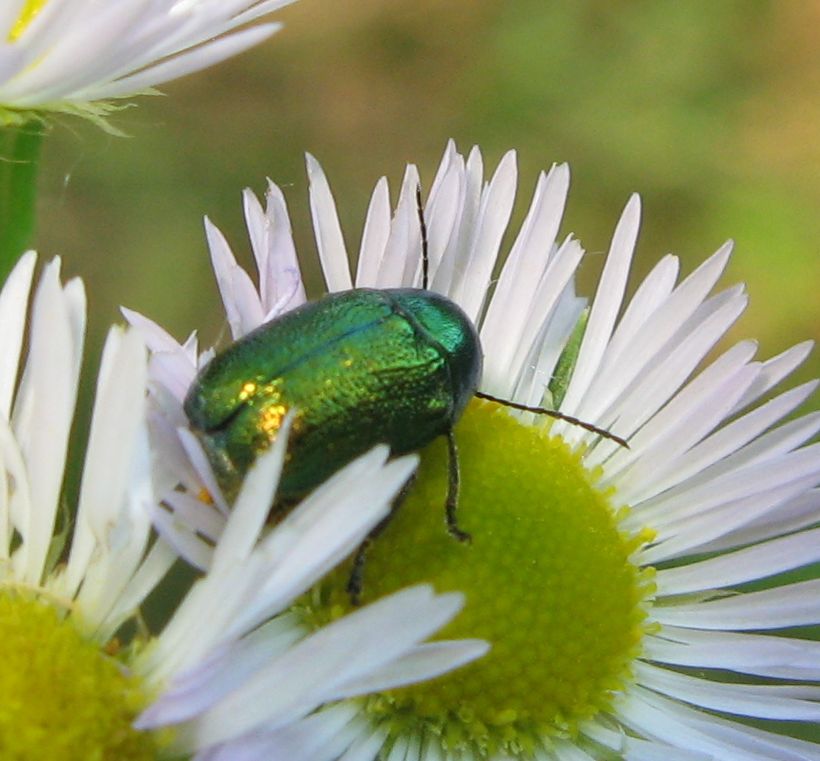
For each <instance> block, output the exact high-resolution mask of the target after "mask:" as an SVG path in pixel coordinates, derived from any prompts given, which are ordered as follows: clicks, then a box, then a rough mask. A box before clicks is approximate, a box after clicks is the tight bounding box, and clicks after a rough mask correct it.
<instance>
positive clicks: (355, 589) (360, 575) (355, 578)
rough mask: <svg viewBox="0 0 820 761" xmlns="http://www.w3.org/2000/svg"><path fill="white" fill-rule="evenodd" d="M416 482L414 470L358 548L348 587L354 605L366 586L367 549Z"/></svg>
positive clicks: (387, 524) (358, 601)
mask: <svg viewBox="0 0 820 761" xmlns="http://www.w3.org/2000/svg"><path fill="white" fill-rule="evenodd" d="M415 482H416V473H415V472H413V474H412V475H411V476H410V478H408V479H407V481H406V482H405V484H404V486H402V487H401V491H399V493H398V494H397V495H396V498H395V499H394V500H393V504H392V505H391V506H390V512H389V513H388V514H387V515H386V516H385V517H384V518H382V519H381V521H379V523H377V524H376V526H375V528H373V529H372V530H371V532H370V533H369V534H368V535H367V536H366V537H365V538H364V541H363V542H362V543H361V544H360V545H359V549H358V550H356V555H355V556H354V558H353V566H352V567H351V569H350V576H349V577H348V580H347V588H346V589H347V594H348V596H349V597H350V602H351V604H352V605H355V606H358V605H359V604H360V603H361V596H362V588H363V586H364V564H365V560H367V551H368V550H369V549H370V545H372V544H373V542H375V541H376V539H377V538H378V537H379V536H380V535H381V533H382V532H383V531H384V530H385V529H386V528H387V527H388V526H389V525H390V521H391V520H393V516H394V515H395V514H396V512H397V511H398V509H399V507H401V505H402V503H403V502H404V500H405V499H407V495H408V494H409V493H410V489H412V488H413V484H414V483H415Z"/></svg>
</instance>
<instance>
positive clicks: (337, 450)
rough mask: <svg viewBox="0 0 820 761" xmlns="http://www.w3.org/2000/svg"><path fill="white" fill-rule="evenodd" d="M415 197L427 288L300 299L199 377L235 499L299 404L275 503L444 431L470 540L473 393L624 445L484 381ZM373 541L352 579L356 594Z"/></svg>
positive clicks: (454, 525) (450, 509)
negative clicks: (460, 435)
mask: <svg viewBox="0 0 820 761" xmlns="http://www.w3.org/2000/svg"><path fill="white" fill-rule="evenodd" d="M417 201H418V207H419V223H420V225H421V239H422V265H423V277H422V281H423V285H424V287H423V288H421V289H420V288H391V289H384V290H378V289H370V288H356V289H353V290H350V291H343V292H340V293H332V294H329V295H327V296H325V297H324V298H322V299H319V300H318V301H314V302H310V303H307V304H303V305H302V306H300V307H297V308H296V309H294V310H292V311H290V312H288V313H286V314H284V315H282V316H280V317H277V318H275V319H273V320H271V321H270V322H268V323H266V324H264V325H261V326H260V327H258V328H257V329H256V330H254V331H252V332H250V333H248V334H247V335H246V336H244V337H243V338H241V339H240V340H238V341H236V342H235V343H234V344H232V345H231V346H229V347H228V348H227V349H225V351H223V352H222V353H220V354H218V355H217V356H215V357H214V358H213V359H212V360H211V362H210V363H209V364H208V365H206V366H205V367H204V368H203V369H202V370H201V371H200V373H199V375H198V376H197V377H196V379H195V380H194V382H193V384H192V386H191V388H190V389H189V391H188V395H187V397H186V399H185V404H184V408H185V413H186V415H187V416H188V420H189V421H190V424H191V428H192V429H193V430H194V432H195V433H196V434H197V436H198V437H199V440H200V441H201V442H202V445H203V447H204V449H205V452H206V454H207V456H208V459H209V461H210V463H211V466H212V468H213V470H214V473H215V476H216V478H217V481H218V482H219V486H220V488H221V489H222V490H223V492H224V493H225V495H226V497H227V498H228V499H229V500H232V499H233V497H234V496H235V495H236V493H237V491H238V489H239V486H240V485H241V483H242V478H243V477H244V475H245V473H246V472H247V470H248V468H249V467H250V466H251V465H252V463H253V462H254V460H255V459H256V457H257V456H258V455H259V454H260V453H261V452H262V451H264V450H265V449H266V448H268V447H269V446H270V445H271V443H272V442H273V440H274V439H275V438H276V435H277V433H278V431H279V428H280V427H281V425H282V422H283V420H284V417H285V415H286V414H287V413H288V411H289V410H291V409H295V410H296V413H295V414H296V417H295V419H294V422H293V426H292V429H291V433H290V438H289V441H288V457H287V460H286V462H285V465H284V468H283V471H282V477H281V481H280V483H279V489H278V492H277V505H276V506H275V508H276V509H287V506H288V505H289V504H292V503H293V502H294V501H295V500H297V499H298V498H300V497H302V496H304V495H305V494H307V493H308V492H309V491H310V490H312V489H313V488H315V487H316V486H318V485H319V484H320V483H322V482H323V481H324V480H325V479H326V478H328V477H329V476H330V475H332V474H333V473H334V472H336V471H337V470H339V469H340V468H341V467H343V466H344V465H346V464H347V463H349V462H351V461H352V460H353V459H354V458H356V457H357V456H359V455H361V454H364V453H365V452H366V451H368V450H369V449H370V448H372V447H373V446H375V445H376V444H380V443H386V444H388V445H389V446H390V450H391V453H392V454H395V455H399V454H404V453H407V452H413V451H416V450H418V449H421V448H423V447H424V446H426V445H427V444H429V443H430V442H431V441H433V439H435V438H437V437H439V436H446V438H447V442H448V449H449V483H448V491H447V497H446V501H445V516H446V523H447V528H448V530H449V532H450V533H451V534H452V535H453V536H454V537H455V538H457V539H459V540H461V541H468V540H469V539H470V535H469V534H468V533H467V532H465V531H463V530H461V529H460V528H459V526H458V522H457V520H456V508H457V505H458V490H459V467H458V452H457V449H456V441H455V437H454V436H453V427H454V426H455V424H456V423H457V422H458V420H459V418H460V417H461V415H462V413H463V412H464V409H465V407H466V406H467V403H468V402H469V401H470V399H471V398H472V397H473V396H480V397H482V398H484V399H489V400H492V401H497V402H501V403H502V404H506V405H508V406H510V407H514V408H515V409H520V410H526V411H531V412H538V413H543V414H547V415H551V416H553V417H558V418H561V419H564V420H568V421H570V422H572V423H576V424H579V425H582V426H583V427H585V428H587V429H589V430H592V431H595V432H596V433H599V434H601V435H602V436H606V437H608V438H611V439H614V440H616V441H618V442H619V443H621V444H623V445H624V446H625V445H626V444H625V442H624V441H623V440H621V439H619V438H618V437H616V436H613V435H612V434H609V433H608V432H606V431H602V430H600V429H598V428H596V427H595V426H591V425H589V424H587V423H583V422H582V421H579V420H576V419H575V418H570V417H567V416H565V415H562V414H561V413H558V412H555V411H554V410H548V409H545V408H541V407H529V406H526V405H520V404H516V403H513V402H507V401H505V400H501V399H497V398H495V397H492V396H490V395H488V394H484V393H481V392H479V391H478V385H479V382H480V380H481V369H482V360H483V354H482V351H481V343H480V341H479V337H478V333H477V332H476V329H475V326H474V325H473V324H472V322H471V320H470V319H469V318H468V317H467V315H466V314H464V312H463V311H462V310H461V308H460V307H459V306H458V305H456V304H455V303H454V302H452V301H450V300H449V299H447V298H445V297H444V296H441V295H439V294H438V293H434V292H433V291H430V290H427V283H428V258H427V232H426V227H425V223H424V216H423V213H422V211H421V209H422V207H421V192H420V190H418V191H417ZM378 530H379V529H377V531H378ZM366 544H367V543H365V545H363V547H362V549H361V550H360V552H359V555H358V556H357V559H356V561H355V562H354V572H353V575H352V576H351V580H350V585H349V591H350V593H351V596H352V597H353V598H354V600H355V599H356V598H357V597H358V594H359V591H360V588H361V573H362V564H363V562H364V552H365V550H366Z"/></svg>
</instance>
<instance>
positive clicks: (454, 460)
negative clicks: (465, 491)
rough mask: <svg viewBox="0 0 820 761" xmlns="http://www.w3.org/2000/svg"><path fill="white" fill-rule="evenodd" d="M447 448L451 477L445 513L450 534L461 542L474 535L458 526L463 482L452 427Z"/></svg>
mask: <svg viewBox="0 0 820 761" xmlns="http://www.w3.org/2000/svg"><path fill="white" fill-rule="evenodd" d="M446 435H447V449H448V453H449V461H450V462H449V467H448V472H449V477H448V479H447V502H446V504H445V507H444V509H445V514H446V516H447V531H449V532H450V536H453V537H455V538H456V539H458V541H459V542H469V541H472V537H471V536H470V534H468V533H467V532H466V531H462V530H461V529H460V528H459V527H458V521H457V520H456V508H457V507H458V491H459V486H460V484H461V474H460V471H459V467H458V447H457V446H456V437H455V434H454V433H453V429H452V428H451V429H450V430H449V431H447V434H446Z"/></svg>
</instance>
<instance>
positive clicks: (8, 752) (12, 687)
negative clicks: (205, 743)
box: [0, 590, 157, 761]
mask: <svg viewBox="0 0 820 761" xmlns="http://www.w3.org/2000/svg"><path fill="white" fill-rule="evenodd" d="M0 642H2V643H3V666H2V668H0V748H2V757H3V758H4V759H33V758H42V759H61V761H63V760H64V761H75V760H76V761H87V759H121V760H122V761H134V760H136V761H148V760H149V759H155V758H156V754H157V748H156V745H155V743H154V741H153V738H152V735H150V734H148V733H143V732H137V731H136V730H134V729H133V728H132V727H131V723H132V721H133V720H134V718H135V717H136V716H137V714H138V713H139V712H140V710H141V709H142V708H144V707H145V704H146V695H145V692H144V690H143V689H142V685H141V684H140V682H139V680H138V679H136V678H135V677H134V676H133V674H129V672H128V670H127V669H126V668H125V666H124V665H123V664H122V663H120V662H119V661H117V660H116V659H115V658H113V657H112V656H110V655H108V654H106V653H105V652H103V651H102V650H101V649H100V647H99V645H98V644H97V643H94V642H91V641H88V640H87V639H85V638H83V637H82V636H81V634H80V633H79V632H78V631H77V628H76V627H75V626H74V625H73V624H72V622H71V619H70V618H64V617H62V616H61V615H60V614H59V613H58V611H57V610H56V609H55V608H54V607H52V606H51V605H48V604H45V603H43V602H42V601H40V600H38V599H35V598H33V597H30V596H23V595H22V594H18V593H16V592H13V591H8V590H0Z"/></svg>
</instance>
